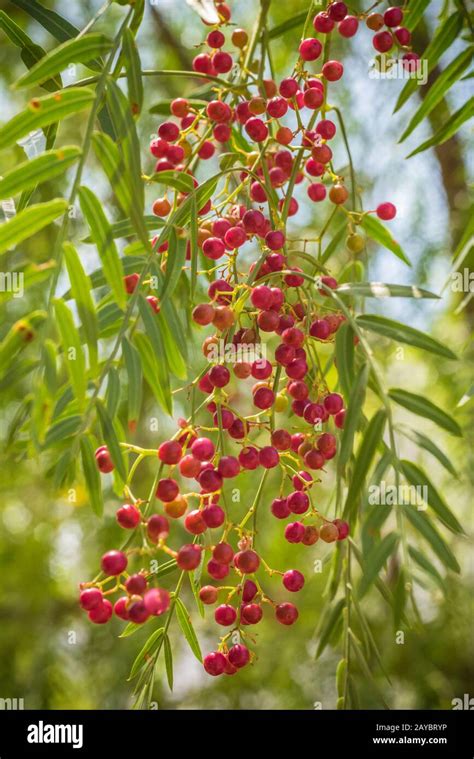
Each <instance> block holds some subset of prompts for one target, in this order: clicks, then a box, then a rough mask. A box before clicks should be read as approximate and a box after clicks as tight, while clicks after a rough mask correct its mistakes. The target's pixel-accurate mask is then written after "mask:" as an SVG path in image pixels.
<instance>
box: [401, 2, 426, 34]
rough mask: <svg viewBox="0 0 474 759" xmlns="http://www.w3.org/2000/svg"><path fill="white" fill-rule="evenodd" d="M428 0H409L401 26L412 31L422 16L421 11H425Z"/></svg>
mask: <svg viewBox="0 0 474 759" xmlns="http://www.w3.org/2000/svg"><path fill="white" fill-rule="evenodd" d="M430 2H431V0H410V2H409V3H408V13H407V14H406V21H405V19H403V26H405V27H406V28H407V29H409V30H410V31H411V32H412V31H413V29H415V27H416V26H417V25H418V23H419V22H420V21H421V19H422V18H423V13H424V12H425V10H426V8H427V7H428V5H429V4H430Z"/></svg>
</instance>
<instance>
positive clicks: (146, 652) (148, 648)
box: [120, 627, 165, 680]
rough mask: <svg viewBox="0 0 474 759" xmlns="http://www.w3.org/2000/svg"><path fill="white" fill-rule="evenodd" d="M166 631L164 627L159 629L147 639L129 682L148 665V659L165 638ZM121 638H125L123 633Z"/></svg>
mask: <svg viewBox="0 0 474 759" xmlns="http://www.w3.org/2000/svg"><path fill="white" fill-rule="evenodd" d="M164 631H165V628H164V627H159V628H158V630H155V631H154V632H152V634H151V635H150V637H149V638H147V639H146V641H145V643H144V645H143V648H142V649H141V650H140V651H139V653H138V654H137V657H136V659H135V661H134V662H133V664H132V669H131V670H130V674H129V676H128V679H129V680H132V679H133V678H134V677H135V675H136V674H137V673H138V671H139V670H140V669H141V667H142V666H143V665H144V664H146V662H147V660H148V657H149V656H150V655H151V653H152V652H153V651H154V649H155V648H156V647H157V645H158V644H159V643H160V641H161V639H162V637H163V633H164ZM124 632H125V631H124ZM120 637H121V638H122V637H124V635H123V633H122V635H121V636H120Z"/></svg>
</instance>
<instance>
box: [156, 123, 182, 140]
mask: <svg viewBox="0 0 474 759" xmlns="http://www.w3.org/2000/svg"><path fill="white" fill-rule="evenodd" d="M158 136H159V137H161V139H162V140H166V141H167V142H175V140H177V139H178V137H179V127H178V125H177V124H174V123H173V122H172V121H165V122H163V124H160V126H159V127H158Z"/></svg>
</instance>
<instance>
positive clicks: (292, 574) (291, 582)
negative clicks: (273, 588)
mask: <svg viewBox="0 0 474 759" xmlns="http://www.w3.org/2000/svg"><path fill="white" fill-rule="evenodd" d="M283 585H284V586H285V588H286V589H287V590H289V591H291V592H292V593H297V592H298V590H301V588H302V587H303V585H304V575H302V574H301V572H298V570H297V569H289V570H288V571H287V572H285V574H284V575H283Z"/></svg>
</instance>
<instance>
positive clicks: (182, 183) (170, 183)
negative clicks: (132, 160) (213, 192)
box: [150, 171, 194, 193]
mask: <svg viewBox="0 0 474 759" xmlns="http://www.w3.org/2000/svg"><path fill="white" fill-rule="evenodd" d="M150 181H151V182H156V184H163V185H165V187H174V189H175V190H178V191H179V192H185V193H189V192H192V190H193V189H194V183H193V180H192V177H190V176H189V174H183V173H182V172H181V171H158V172H157V173H156V174H152V175H151V177H150Z"/></svg>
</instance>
